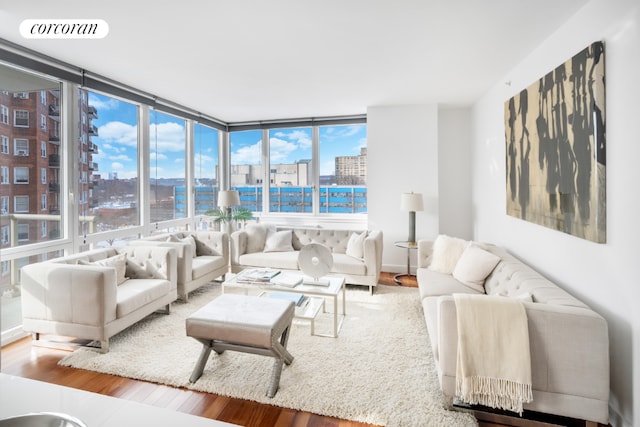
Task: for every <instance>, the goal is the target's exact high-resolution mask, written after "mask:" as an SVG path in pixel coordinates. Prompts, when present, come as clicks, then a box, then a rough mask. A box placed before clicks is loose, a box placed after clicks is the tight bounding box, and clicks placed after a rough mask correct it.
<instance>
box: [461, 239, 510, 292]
mask: <svg viewBox="0 0 640 427" xmlns="http://www.w3.org/2000/svg"><path fill="white" fill-rule="evenodd" d="M499 262H500V257H499V256H497V255H495V254H492V253H491V252H489V251H485V250H484V249H482V248H480V247H479V246H477V245H475V244H473V243H471V244H469V246H467V248H466V249H465V250H464V252H463V253H462V256H461V257H460V260H459V261H458V263H457V264H456V267H455V268H454V270H453V277H454V278H456V279H457V280H458V281H459V282H461V283H462V284H464V285H467V286H469V287H470V288H472V289H475V290H477V291H479V292H483V293H484V280H485V279H486V278H487V276H488V275H489V274H491V272H492V271H493V269H494V268H495V267H496V265H498V263H499Z"/></svg>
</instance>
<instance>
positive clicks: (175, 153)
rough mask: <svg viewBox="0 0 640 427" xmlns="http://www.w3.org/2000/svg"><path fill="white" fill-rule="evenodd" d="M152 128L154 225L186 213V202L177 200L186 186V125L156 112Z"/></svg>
mask: <svg viewBox="0 0 640 427" xmlns="http://www.w3.org/2000/svg"><path fill="white" fill-rule="evenodd" d="M149 126H150V132H149V139H150V146H151V149H150V168H151V174H150V185H151V188H150V192H149V198H150V202H151V205H150V208H151V222H152V223H159V222H162V221H168V220H172V219H175V218H179V217H181V216H182V215H181V213H184V212H186V200H185V199H184V198H179V199H176V188H179V187H184V186H185V184H186V182H185V177H186V151H185V150H186V146H187V144H186V122H185V120H184V119H182V118H179V117H175V116H172V115H169V114H166V113H163V112H161V111H157V110H152V111H151V114H150V123H149ZM178 196H179V197H180V196H181V195H180V194H179V195H178Z"/></svg>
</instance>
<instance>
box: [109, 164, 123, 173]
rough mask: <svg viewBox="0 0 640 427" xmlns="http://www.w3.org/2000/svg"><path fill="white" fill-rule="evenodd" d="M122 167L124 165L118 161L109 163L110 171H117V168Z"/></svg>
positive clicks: (120, 168)
mask: <svg viewBox="0 0 640 427" xmlns="http://www.w3.org/2000/svg"><path fill="white" fill-rule="evenodd" d="M123 168H124V165H123V164H122V163H120V162H112V163H111V171H113V172H117V171H119V170H122V169H123Z"/></svg>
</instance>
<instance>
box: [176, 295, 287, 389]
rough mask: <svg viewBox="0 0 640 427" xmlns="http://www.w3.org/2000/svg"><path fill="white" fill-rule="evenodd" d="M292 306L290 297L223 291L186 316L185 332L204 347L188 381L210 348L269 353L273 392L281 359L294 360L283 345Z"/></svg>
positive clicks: (193, 379)
mask: <svg viewBox="0 0 640 427" xmlns="http://www.w3.org/2000/svg"><path fill="white" fill-rule="evenodd" d="M294 309H295V306H294V304H293V302H291V301H284V300H278V299H271V298H259V297H255V296H246V295H236V294H224V295H221V296H219V297H217V298H216V299H214V300H213V301H211V302H210V303H209V304H207V305H205V306H204V307H202V308H201V309H199V310H198V311H196V312H195V313H193V314H192V315H191V316H189V317H188V318H187V319H186V327H187V336H190V337H192V338H195V339H196V340H198V341H200V342H201V343H202V345H203V347H202V352H201V353H200V357H199V358H198V361H197V362H196V366H195V368H194V370H193V373H192V374H191V378H189V381H190V382H192V383H194V382H196V381H197V380H198V378H200V376H201V375H202V372H203V371H204V367H205V365H206V364H207V360H208V359H209V355H210V354H211V349H213V350H214V351H215V352H216V353H218V354H222V353H223V352H224V351H225V350H232V351H240V352H244V353H253V354H259V355H263V356H271V357H274V358H275V362H274V364H273V372H272V374H271V383H270V384H269V388H268V389H267V396H268V397H273V396H275V394H276V392H277V391H278V387H279V385H280V375H281V373H282V366H283V363H286V364H287V365H289V364H291V362H292V361H293V356H292V355H291V354H290V353H289V352H288V351H287V348H286V347H287V341H288V338H289V330H290V329H291V321H292V319H293V315H294Z"/></svg>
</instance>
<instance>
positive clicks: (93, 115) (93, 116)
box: [87, 105, 98, 119]
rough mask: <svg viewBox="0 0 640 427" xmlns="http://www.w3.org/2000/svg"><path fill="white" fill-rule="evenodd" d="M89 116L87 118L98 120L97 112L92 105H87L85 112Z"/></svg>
mask: <svg viewBox="0 0 640 427" xmlns="http://www.w3.org/2000/svg"><path fill="white" fill-rule="evenodd" d="M87 113H88V114H89V118H91V119H97V118H98V110H97V109H96V107H94V106H93V105H89V110H88V111H87Z"/></svg>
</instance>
